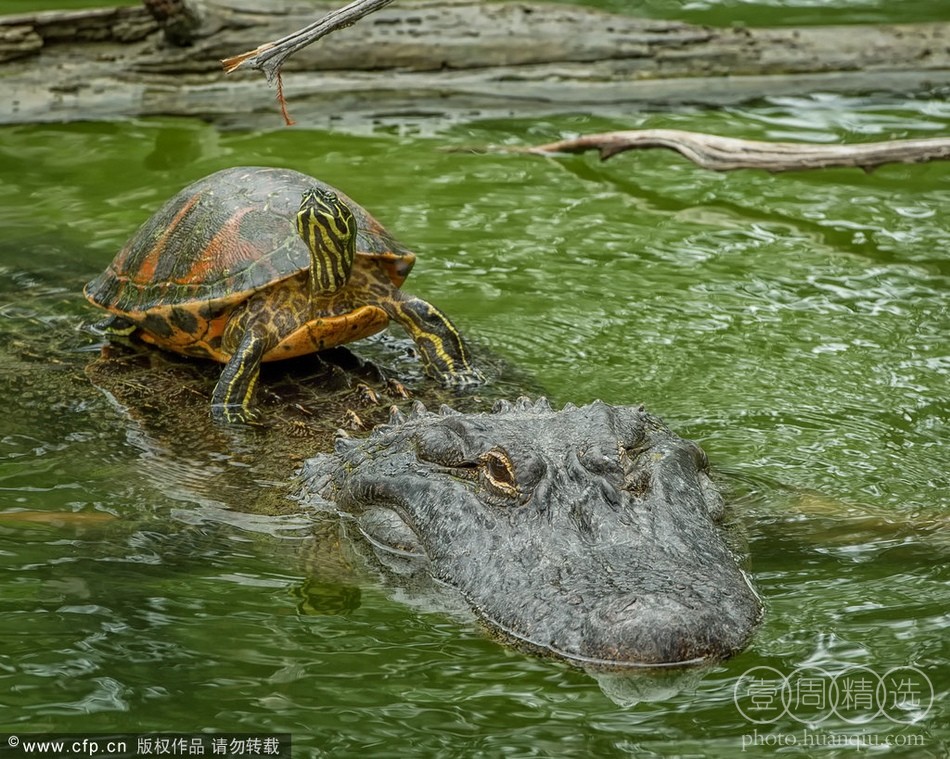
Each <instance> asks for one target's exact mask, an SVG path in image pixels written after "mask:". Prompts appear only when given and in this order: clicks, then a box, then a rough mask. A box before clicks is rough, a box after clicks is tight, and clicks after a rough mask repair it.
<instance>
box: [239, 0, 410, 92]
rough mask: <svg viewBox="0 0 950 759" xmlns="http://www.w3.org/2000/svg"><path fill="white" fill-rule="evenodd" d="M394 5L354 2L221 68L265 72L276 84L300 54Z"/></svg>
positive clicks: (381, 0)
mask: <svg viewBox="0 0 950 759" xmlns="http://www.w3.org/2000/svg"><path fill="white" fill-rule="evenodd" d="M392 2H393V0H353V2H351V3H350V4H349V5H346V6H344V7H342V8H339V9H337V10H335V11H333V12H331V13H328V14H327V15H326V16H324V17H323V18H321V19H320V20H319V21H315V22H314V23H312V24H310V25H309V26H306V27H304V28H303V29H299V30H298V31H296V32H294V33H293V34H288V35H287V36H286V37H281V38H280V39H279V40H273V41H272V42H265V43H263V44H262V45H259V46H258V47H256V48H255V49H254V50H248V51H247V52H244V53H240V54H239V55H234V56H231V57H230V58H225V59H224V60H223V61H221V64H222V65H223V66H224V70H225V72H227V73H228V74H230V73H231V72H232V71H236V70H237V69H239V68H243V67H245V66H250V67H251V68H255V69H258V70H259V71H263V72H264V75H265V76H266V77H267V81H268V82H269V83H270V84H273V83H274V81H275V80H276V79H277V76H278V74H280V68H281V66H283V65H284V61H286V60H287V58H289V57H290V56H291V55H293V54H294V53H296V52H297V51H298V50H301V49H303V48H305V47H306V46H307V45H310V44H311V43H313V42H316V41H317V40H318V39H320V38H321V37H325V36H326V35H328V34H330V33H331V32H334V31H336V30H337V29H342V28H344V27H347V26H352V25H353V24H355V23H356V22H357V21H359V20H360V19H361V18H363V16H367V15H369V14H370V13H374V12H375V11H378V10H380V9H381V8H385V7H386V6H387V5H389V4H390V3H392Z"/></svg>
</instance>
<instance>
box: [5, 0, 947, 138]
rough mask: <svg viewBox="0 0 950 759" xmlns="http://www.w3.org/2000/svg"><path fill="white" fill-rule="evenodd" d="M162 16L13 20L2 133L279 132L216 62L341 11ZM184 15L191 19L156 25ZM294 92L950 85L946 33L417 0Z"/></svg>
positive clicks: (612, 106)
mask: <svg viewBox="0 0 950 759" xmlns="http://www.w3.org/2000/svg"><path fill="white" fill-rule="evenodd" d="M149 5H150V8H151V10H152V13H150V12H149V11H148V10H146V9H145V8H138V7H132V8H113V9H100V10H87V11H73V12H46V13H34V14H21V15H17V16H5V17H0V123H24V122H39V121H69V120H78V119H116V118H128V117H139V116H150V115H176V116H199V117H202V118H205V119H208V120H211V121H216V122H219V123H223V124H226V125H234V126H277V125H279V124H280V117H279V115H278V113H277V109H276V107H275V105H274V94H275V93H274V90H273V89H272V88H270V87H268V86H267V84H266V83H265V81H264V78H263V77H262V76H261V75H260V74H255V73H254V72H249V71H248V72H246V71H238V72H235V73H234V74H230V75H226V74H225V73H224V72H223V70H222V68H221V63H220V61H221V60H222V59H224V58H228V57H230V56H234V55H238V54H240V53H241V52H242V51H245V50H251V49H253V48H255V47H257V46H258V45H260V44H261V43H262V42H264V41H265V40H270V39H277V38H279V37H282V36H284V35H286V34H288V33H290V32H292V31H294V30H295V29H298V28H300V27H303V26H306V25H307V24H309V23H311V22H312V21H313V20H314V19H315V18H319V16H321V15H323V14H324V13H326V12H329V11H331V10H333V9H335V8H336V7H338V5H339V3H337V2H333V3H321V4H319V5H318V6H317V7H314V6H313V5H310V4H307V5H306V6H305V7H301V6H300V5H297V4H295V3H294V2H293V0H272V1H269V2H268V3H260V2H257V1H256V0H213V1H212V0H205V1H203V2H199V1H198V0H150V3H149ZM176 5H184V6H187V7H188V9H189V13H190V15H189V16H188V23H187V24H182V23H176V22H175V21H174V19H171V20H170V19H169V18H168V17H163V16H162V14H161V13H158V12H156V10H157V9H159V8H163V7H174V6H176ZM283 83H284V91H285V95H286V97H287V99H288V100H289V102H290V104H291V108H292V111H293V114H294V116H295V117H296V118H297V119H298V120H299V121H301V122H303V123H306V124H307V125H309V126H315V125H320V126H326V125H329V124H336V123H340V122H341V121H342V122H350V123H351V124H354V125H359V124H365V123H368V122H369V123H371V122H378V121H386V120H395V121H406V120H410V119H417V120H425V119H431V120H433V121H436V122H443V121H446V120H448V121H452V120H458V119H468V118H473V117H486V116H507V115H510V114H512V113H517V114H518V115H521V116H536V115H542V114H551V113H565V112H578V111H582V112H587V113H590V112H597V113H603V114H621V113H629V111H630V109H631V108H635V107H638V106H643V105H669V104H682V103H694V104H703V105H723V104H730V103H738V102H742V101H747V100H750V99H757V98H762V97H766V96H782V95H795V94H805V93H808V92H814V91H822V92H829V91H839V92H842V91H845V92H888V93H900V94H907V93H913V92H921V91H926V90H933V89H935V88H942V87H947V86H950V23H928V24H906V25H885V26H851V27H804V28H797V29H796V28H774V29H751V28H750V29H747V28H708V27H697V26H691V25H688V24H683V23H679V22H675V21H657V20H643V19H637V18H633V17H629V16H621V15H615V14H608V13H603V12H599V11H595V10H591V9H586V8H574V7H570V6H563V5H557V4H540V3H535V4H532V3H530V2H515V3H489V2H481V1H480V0H422V2H413V1H412V0H407V2H400V3H396V4H394V5H392V6H390V7H388V8H385V9H383V10H381V11H379V12H378V13H375V14H373V15H371V16H368V17H367V18H365V19H363V20H362V21H360V22H359V23H357V24H355V25H354V26H352V27H349V28H346V29H342V30H340V31H337V32H335V33H333V34H332V35H330V36H328V37H326V38H324V39H322V40H320V41H319V42H318V43H317V44H314V45H311V46H310V47H307V48H305V49H303V50H300V51H299V52H298V53H296V54H295V55H294V56H293V57H291V58H289V59H288V60H287V62H286V64H285V65H284V67H283Z"/></svg>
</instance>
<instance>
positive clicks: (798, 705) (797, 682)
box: [785, 665, 835, 725]
mask: <svg viewBox="0 0 950 759" xmlns="http://www.w3.org/2000/svg"><path fill="white" fill-rule="evenodd" d="M786 679H787V680H788V688H787V689H786V691H785V697H786V699H787V700H786V702H785V708H786V710H787V711H788V716H790V717H791V718H792V719H794V720H796V721H798V722H801V723H802V724H805V725H814V724H817V723H819V722H821V721H822V720H825V719H827V718H828V717H830V716H831V714H832V712H833V711H834V708H835V702H834V700H833V698H832V692H831V687H830V686H831V684H832V682H833V681H832V679H831V675H829V674H828V673H827V672H825V670H823V669H822V668H821V667H814V666H810V665H805V666H802V667H798V668H797V669H796V670H795V671H794V672H792V673H791V674H790V675H789V676H788V677H787V678H786Z"/></svg>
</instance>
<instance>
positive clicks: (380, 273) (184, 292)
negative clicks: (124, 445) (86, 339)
mask: <svg viewBox="0 0 950 759" xmlns="http://www.w3.org/2000/svg"><path fill="white" fill-rule="evenodd" d="M415 259H416V256H415V254H414V253H413V252H412V251H411V250H409V249H408V248H406V247H404V246H403V245H402V244H401V243H399V242H398V241H397V240H396V239H395V238H394V237H393V236H392V235H390V234H389V232H387V231H386V229H385V228H383V226H382V225H381V224H380V223H379V222H378V221H376V219H374V218H373V217H372V216H371V215H370V214H369V212H368V211H366V210H365V209H364V208H362V207H361V206H360V205H359V204H357V203H356V202H354V201H353V200H352V199H350V198H349V197H348V196H347V195H345V194H344V193H343V192H341V191H340V190H338V189H336V188H334V187H332V186H330V185H328V184H326V183H324V182H321V181H320V180H318V179H315V178H313V177H310V176H307V175H306V174H303V173H300V172H298V171H293V170H291V169H282V168H268V167H258V166H249V167H236V168H230V169H224V170H222V171H218V172H216V173H214V174H211V175H209V176H206V177H204V178H203V179H199V180H198V181H196V182H194V183H193V184H191V185H189V186H188V187H186V188H185V189H183V190H181V191H180V192H179V193H178V194H177V195H175V196H174V197H172V198H171V199H170V200H168V201H167V202H166V203H165V204H164V205H163V206H162V207H161V208H160V209H159V210H158V211H157V212H156V213H155V214H154V215H153V216H152V217H151V218H149V219H148V220H147V221H146V222H145V223H144V224H143V225H142V226H141V227H140V228H139V229H138V231H137V232H136V233H135V234H134V235H133V236H132V237H131V239H130V240H129V241H128V242H127V243H126V244H125V246H124V247H123V248H122V250H120V251H119V253H118V254H117V255H116V256H115V258H114V259H113V261H112V263H111V264H109V266H108V267H107V268H106V270H105V271H104V272H103V273H102V274H100V275H99V276H98V277H96V278H95V279H93V280H92V281H90V282H89V283H88V284H87V285H86V286H85V288H84V290H83V292H84V295H85V296H86V298H87V299H88V300H89V301H90V302H91V303H93V304H94V305H96V306H99V307H100V308H103V309H106V310H107V311H109V312H111V316H110V317H109V318H107V319H106V321H105V322H103V323H102V324H101V325H100V327H101V328H102V329H103V330H104V331H106V332H108V333H110V334H125V335H129V334H133V333H134V334H135V335H137V336H138V337H140V338H141V339H142V340H144V341H145V342H148V343H151V344H153V345H155V346H158V347H160V348H164V349H166V350H170V351H174V352H176V353H179V354H183V355H186V356H195V357H199V358H205V359H211V360H214V361H218V362H220V363H223V364H224V369H223V370H222V372H221V375H220V377H219V379H218V382H217V384H216V385H215V388H214V392H213V393H212V397H211V413H212V416H214V418H215V419H217V420H220V421H223V422H227V423H253V422H256V421H258V418H259V413H258V412H257V411H256V410H255V408H254V391H255V387H256V384H257V378H258V375H259V372H260V365H261V362H263V361H277V360H280V359H287V358H293V357H296V356H301V355H305V354H309V353H313V352H316V351H320V350H324V349H326V348H332V347H335V346H338V345H342V344H344V343H350V342H353V341H355V340H359V339H362V338H364V337H367V336H369V335H372V334H374V333H376V332H379V331H380V330H382V329H384V328H385V327H386V326H387V324H388V323H389V321H390V320H392V321H395V322H397V323H398V324H400V325H402V326H403V327H404V328H405V329H406V331H407V332H408V334H409V335H410V337H412V339H413V340H414V341H415V344H416V347H417V350H418V353H419V356H420V357H421V360H422V364H423V368H424V370H425V372H426V374H428V375H429V376H431V377H433V378H435V379H437V380H439V381H440V382H442V384H444V385H446V386H450V387H467V386H471V385H476V384H478V383H480V382H481V381H482V375H481V374H480V372H479V371H478V370H477V369H476V368H475V367H474V365H473V363H472V358H471V353H470V351H469V349H468V347H467V346H466V344H465V341H464V340H463V338H462V336H461V335H460V333H459V331H458V329H457V328H456V327H455V325H454V324H453V323H452V321H451V319H449V317H448V316H446V314H445V313H444V312H442V311H441V310H439V309H438V308H436V307H435V306H433V305H432V304H430V303H427V302H426V301H424V300H422V299H421V298H417V297H414V296H412V295H409V294H407V293H404V292H403V291H402V290H400V287H401V286H402V284H403V282H404V281H405V279H406V277H407V276H408V275H409V272H410V270H411V269H412V267H413V264H414V263H415Z"/></svg>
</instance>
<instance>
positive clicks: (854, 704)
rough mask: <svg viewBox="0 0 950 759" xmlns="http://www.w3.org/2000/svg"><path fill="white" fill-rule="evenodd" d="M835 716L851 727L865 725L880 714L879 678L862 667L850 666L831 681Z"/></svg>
mask: <svg viewBox="0 0 950 759" xmlns="http://www.w3.org/2000/svg"><path fill="white" fill-rule="evenodd" d="M831 692H832V704H833V707H834V708H833V710H832V711H834V713H835V714H837V715H838V716H839V717H840V718H841V719H843V720H844V721H845V722H848V723H850V724H852V725H865V724H867V723H868V722H870V721H871V720H873V719H874V718H875V717H877V716H879V715H880V714H881V678H880V676H879V675H878V674H877V673H876V672H873V671H872V670H870V669H868V668H867V667H862V666H851V667H848V668H847V669H846V670H843V671H842V672H839V673H838V674H836V675H835V676H834V679H833V680H832V681H831Z"/></svg>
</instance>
